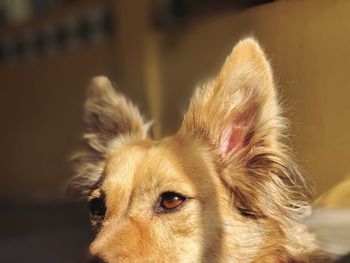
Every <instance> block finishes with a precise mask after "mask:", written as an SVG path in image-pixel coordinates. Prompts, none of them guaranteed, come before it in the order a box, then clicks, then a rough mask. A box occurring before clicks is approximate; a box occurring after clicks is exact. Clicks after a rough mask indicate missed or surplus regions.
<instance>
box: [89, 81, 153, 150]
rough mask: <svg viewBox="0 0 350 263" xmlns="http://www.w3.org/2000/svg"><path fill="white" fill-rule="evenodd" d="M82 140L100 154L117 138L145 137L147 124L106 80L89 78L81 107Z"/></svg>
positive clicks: (134, 108) (135, 109)
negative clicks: (83, 104) (83, 106)
mask: <svg viewBox="0 0 350 263" xmlns="http://www.w3.org/2000/svg"><path fill="white" fill-rule="evenodd" d="M84 124H85V134H84V138H85V139H86V141H87V143H88V144H89V145H90V147H91V148H93V149H94V150H96V151H98V152H101V153H104V152H105V151H106V149H105V148H106V146H108V144H109V143H110V141H111V140H112V139H115V138H117V137H119V136H121V135H123V136H132V137H137V138H144V137H146V133H147V125H145V124H144V121H143V119H142V117H141V115H140V112H139V111H138V109H137V108H136V107H135V106H134V105H133V104H132V103H131V102H130V101H128V100H127V99H126V98H125V97H124V96H123V95H122V94H119V93H117V92H116V91H115V90H114V88H113V86H112V84H111V83H110V81H109V80H108V79H107V78H106V77H95V78H93V79H92V81H91V83H90V86H89V89H88V93H87V99H86V101H85V108H84Z"/></svg>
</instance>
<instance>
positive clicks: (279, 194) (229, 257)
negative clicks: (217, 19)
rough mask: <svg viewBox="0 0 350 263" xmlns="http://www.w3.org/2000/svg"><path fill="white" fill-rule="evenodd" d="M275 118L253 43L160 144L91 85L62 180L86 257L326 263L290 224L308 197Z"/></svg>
mask: <svg viewBox="0 0 350 263" xmlns="http://www.w3.org/2000/svg"><path fill="white" fill-rule="evenodd" d="M280 111H281V110H280V106H279V104H278V101H277V95H276V90H275V87H274V81H273V76H272V71H271V68H270V65H269V62H268V61H267V59H266V57H265V55H264V52H263V51H262V50H261V48H260V47H259V45H258V44H257V43H256V41H255V40H252V39H246V40H243V41H241V42H239V43H238V44H237V45H236V46H235V47H234V49H233V51H232V53H231V54H230V56H229V57H228V58H227V60H226V62H225V64H224V66H223V67H222V69H221V71H220V73H219V74H218V76H217V77H216V78H215V79H213V80H212V81H210V82H209V83H207V85H205V86H204V87H201V88H199V89H197V91H196V93H195V95H194V96H193V98H192V100H191V103H190V106H189V109H188V112H187V113H186V115H185V117H184V120H183V123H182V126H181V128H180V130H179V131H178V132H177V133H176V134H175V135H174V136H171V137H167V138H164V139H162V140H160V141H154V140H151V139H149V138H147V129H148V125H147V124H145V123H144V121H143V120H142V118H141V116H140V113H139V112H138V110H137V109H136V108H135V107H134V106H133V105H132V104H131V103H130V102H129V101H127V100H126V99H125V97H124V96H123V95H121V94H119V93H116V92H115V90H114V89H113V87H112V86H111V83H110V82H109V81H108V80H107V78H105V77H96V78H94V79H93V80H92V83H91V86H90V88H89V92H88V97H87V100H86V104H85V116H84V121H85V125H86V132H85V134H84V140H85V142H86V148H85V149H84V150H83V151H82V152H81V153H79V154H78V155H77V157H76V160H77V161H78V166H77V170H76V176H75V177H74V179H73V180H72V188H73V189H75V190H77V191H79V192H80V193H81V194H83V195H84V196H86V197H87V199H88V200H89V203H90V208H91V216H92V222H93V225H94V226H95V227H96V230H97V235H96V238H95V240H94V241H93V242H92V244H91V246H90V251H91V253H92V254H93V255H96V256H98V257H100V258H102V259H103V260H104V261H105V262H108V263H114V262H260V263H263V262H326V259H325V258H323V257H322V256H321V254H320V253H319V252H318V250H317V247H316V246H315V244H314V238H313V236H312V235H311V234H309V233H308V232H307V230H306V228H305V227H304V226H303V225H302V224H300V223H298V222H297V219H298V217H300V215H301V213H302V211H303V210H304V208H305V207H307V205H308V201H309V199H310V198H311V190H310V187H309V184H308V183H307V182H306V181H305V179H304V178H303V176H302V175H301V174H300V173H299V171H298V169H297V167H296V166H295V164H294V163H293V161H292V158H291V157H290V155H289V154H288V150H287V147H286V146H285V145H284V144H283V143H282V141H281V139H282V137H283V135H284V128H285V126H286V123H285V120H284V119H283V118H282V117H281V116H280Z"/></svg>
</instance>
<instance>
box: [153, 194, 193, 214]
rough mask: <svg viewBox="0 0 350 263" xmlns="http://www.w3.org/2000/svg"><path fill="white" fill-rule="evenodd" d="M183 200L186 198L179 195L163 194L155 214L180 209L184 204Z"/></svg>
mask: <svg viewBox="0 0 350 263" xmlns="http://www.w3.org/2000/svg"><path fill="white" fill-rule="evenodd" d="M185 200H186V197H184V196H183V195H181V194H178V193H174V192H165V193H163V194H162V195H161V196H160V199H159V205H158V207H157V208H156V212H158V213H162V212H170V211H171V210H174V209H175V208H178V207H180V206H181V205H182V204H183V203H184V202H185Z"/></svg>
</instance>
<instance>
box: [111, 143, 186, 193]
mask: <svg viewBox="0 0 350 263" xmlns="http://www.w3.org/2000/svg"><path fill="white" fill-rule="evenodd" d="M182 155H183V151H182V150H181V147H179V145H178V143H176V142H175V141H174V139H163V140H160V141H151V140H140V141H137V142H132V143H129V144H125V145H122V146H119V147H118V148H117V149H115V150H114V151H112V152H111V154H110V157H109V158H108V161H107V164H106V167H105V185H107V187H108V186H109V187H114V186H120V187H123V188H124V189H128V188H130V189H131V188H133V187H135V184H138V183H140V182H147V184H148V185H149V187H152V184H153V187H154V186H155V185H157V184H160V183H163V184H164V183H169V184H170V183H172V182H173V183H175V182H181V181H184V178H183V177H184V176H185V174H186V171H185V170H184V163H183V160H182V159H183V156H182Z"/></svg>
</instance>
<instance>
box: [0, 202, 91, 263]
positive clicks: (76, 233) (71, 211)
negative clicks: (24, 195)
mask: <svg viewBox="0 0 350 263" xmlns="http://www.w3.org/2000/svg"><path fill="white" fill-rule="evenodd" d="M0 210H1V213H0V262H2V263H19V262H36V263H48V262H52V263H76V262H82V259H83V258H84V257H85V254H86V251H87V247H88V244H89V242H90V240H91V238H92V236H91V235H90V226H89V220H88V217H87V215H88V213H87V211H86V209H85V208H84V205H83V204H57V205H54V204H51V205H17V206H13V205H12V206H8V205H1V206H0Z"/></svg>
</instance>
